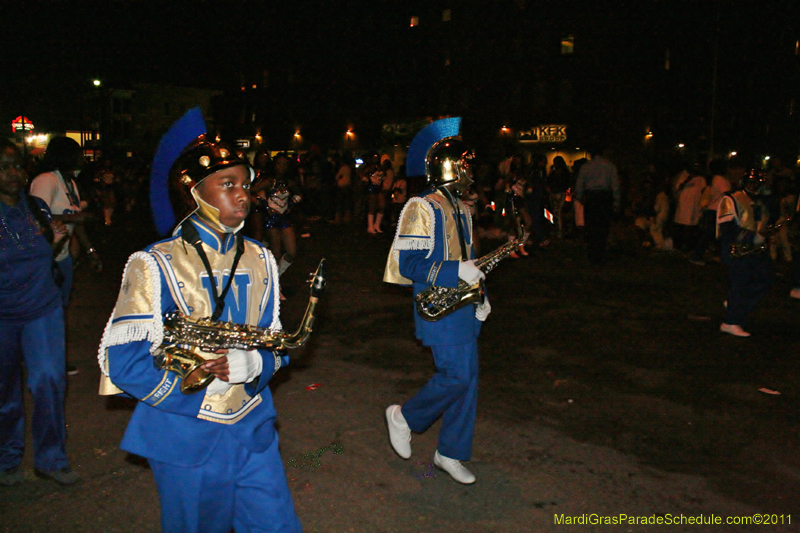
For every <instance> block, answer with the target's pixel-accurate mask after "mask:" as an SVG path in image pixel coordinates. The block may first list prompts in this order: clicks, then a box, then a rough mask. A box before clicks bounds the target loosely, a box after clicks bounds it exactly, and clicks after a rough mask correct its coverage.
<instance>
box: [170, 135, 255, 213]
mask: <svg viewBox="0 0 800 533" xmlns="http://www.w3.org/2000/svg"><path fill="white" fill-rule="evenodd" d="M237 165H243V166H245V167H246V168H247V172H248V174H249V176H250V181H251V182H252V181H253V179H254V178H255V171H254V170H253V167H252V166H251V165H250V163H248V162H247V160H246V159H243V158H241V157H240V156H239V155H238V154H237V153H236V150H232V149H231V148H229V147H228V146H227V145H225V144H222V143H218V142H214V141H213V140H210V139H209V137H208V135H201V136H199V137H198V138H197V139H195V140H194V142H192V143H191V144H190V145H189V146H187V147H186V148H184V149H183V151H182V152H181V155H180V156H178V159H176V160H175V162H174V163H173V164H172V168H171V169H170V171H169V196H170V203H171V204H172V207H173V209H174V210H175V215H176V217H177V218H178V220H179V221H180V220H183V219H184V218H186V217H187V216H189V215H190V214H191V213H193V212H194V211H195V210H196V209H197V208H198V204H197V202H196V200H195V198H194V195H193V194H192V190H193V189H194V188H195V187H196V186H197V185H198V184H200V182H202V181H203V180H204V179H206V178H207V177H209V176H210V175H211V174H213V173H214V172H217V171H219V170H222V169H225V168H229V167H234V166H237Z"/></svg>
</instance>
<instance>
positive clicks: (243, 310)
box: [200, 272, 253, 324]
mask: <svg viewBox="0 0 800 533" xmlns="http://www.w3.org/2000/svg"><path fill="white" fill-rule="evenodd" d="M214 276H215V277H216V282H217V291H221V290H222V289H224V288H225V285H227V284H228V278H230V274H229V273H227V272H226V273H225V274H224V275H222V276H220V274H219V273H218V272H214ZM220 278H222V279H221V280H220ZM200 281H201V282H202V284H203V288H204V289H205V290H206V292H207V293H208V299H209V302H211V307H210V308H211V309H212V310H213V308H214V287H213V286H212V285H211V279H210V278H209V277H208V274H206V273H203V274H201V275H200ZM252 285H253V280H252V278H251V276H250V273H249V272H237V273H236V274H235V275H234V276H233V282H232V283H231V288H230V290H229V291H228V294H226V295H225V309H224V310H223V311H222V316H220V317H219V319H220V320H222V321H225V322H233V323H235V324H248V323H249V321H248V319H249V318H250V317H248V316H247V311H248V305H247V304H248V302H249V301H250V288H251V286H252Z"/></svg>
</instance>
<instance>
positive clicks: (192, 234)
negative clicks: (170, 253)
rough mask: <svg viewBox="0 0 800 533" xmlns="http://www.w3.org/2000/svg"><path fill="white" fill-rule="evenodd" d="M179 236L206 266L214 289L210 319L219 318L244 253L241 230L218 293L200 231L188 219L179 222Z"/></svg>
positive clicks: (237, 235) (215, 279)
mask: <svg viewBox="0 0 800 533" xmlns="http://www.w3.org/2000/svg"><path fill="white" fill-rule="evenodd" d="M181 236H182V237H183V240H185V241H186V242H188V243H189V244H191V245H192V246H193V247H194V249H195V250H197V255H199V256H200V260H201V261H202V262H203V266H205V268H206V272H207V273H208V277H209V279H210V280H211V288H212V289H213V291H214V313H213V314H212V315H211V320H219V317H220V316H222V311H224V310H225V296H226V295H227V294H228V291H229V290H230V288H231V282H233V277H234V275H235V274H236V267H237V266H238V265H239V259H241V257H242V254H243V253H244V239H243V238H242V234H241V232H239V233H237V234H236V254H235V255H234V256H233V265H231V273H230V276H228V283H226V284H225V288H223V289H222V292H221V293H220V294H217V278H216V277H215V276H214V271H213V270H212V269H211V263H209V261H208V256H207V255H206V251H205V250H203V241H202V239H200V233H199V232H198V231H197V228H196V227H194V224H192V222H191V221H190V220H188V219H187V220H185V221H184V222H183V224H181Z"/></svg>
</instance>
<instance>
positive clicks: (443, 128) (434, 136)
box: [406, 117, 461, 177]
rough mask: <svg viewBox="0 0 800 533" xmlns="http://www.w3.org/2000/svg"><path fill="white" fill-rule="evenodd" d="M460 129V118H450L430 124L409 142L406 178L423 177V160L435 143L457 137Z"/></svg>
mask: <svg viewBox="0 0 800 533" xmlns="http://www.w3.org/2000/svg"><path fill="white" fill-rule="evenodd" d="M460 129H461V117H451V118H445V119H442V120H437V121H436V122H431V123H430V124H428V125H427V126H425V127H424V128H422V129H421V130H419V133H417V135H416V136H415V137H414V139H413V140H412V141H411V145H409V147H408V154H407V155H406V176H409V177H412V176H424V175H425V158H426V156H427V155H428V151H429V150H430V149H431V146H433V145H434V144H435V143H436V142H437V141H441V140H442V139H446V138H447V137H457V136H458V132H459V130H460Z"/></svg>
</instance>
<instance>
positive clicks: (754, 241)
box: [753, 233, 764, 245]
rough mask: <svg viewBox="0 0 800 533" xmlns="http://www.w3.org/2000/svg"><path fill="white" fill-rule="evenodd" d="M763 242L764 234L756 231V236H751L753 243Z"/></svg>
mask: <svg viewBox="0 0 800 533" xmlns="http://www.w3.org/2000/svg"><path fill="white" fill-rule="evenodd" d="M763 243H764V236H763V235H761V234H760V233H756V236H755V237H753V244H755V245H759V244H763Z"/></svg>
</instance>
